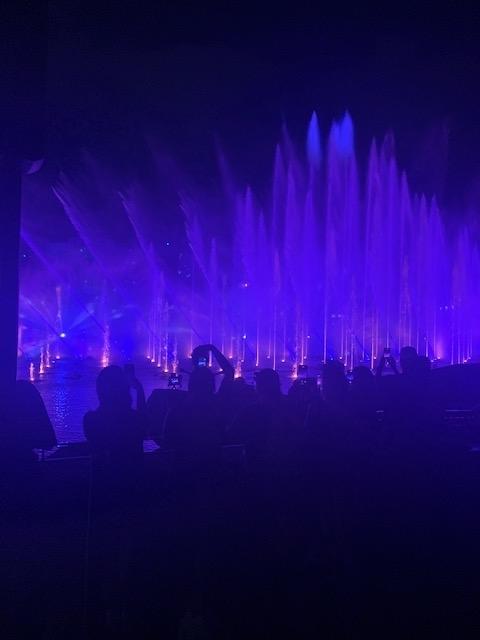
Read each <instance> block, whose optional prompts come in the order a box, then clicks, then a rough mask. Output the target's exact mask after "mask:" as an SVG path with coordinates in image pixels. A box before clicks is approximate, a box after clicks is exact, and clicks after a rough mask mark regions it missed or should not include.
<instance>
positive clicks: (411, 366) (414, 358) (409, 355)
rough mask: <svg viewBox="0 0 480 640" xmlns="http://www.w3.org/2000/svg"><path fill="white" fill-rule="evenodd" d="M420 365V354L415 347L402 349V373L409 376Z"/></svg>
mask: <svg viewBox="0 0 480 640" xmlns="http://www.w3.org/2000/svg"><path fill="white" fill-rule="evenodd" d="M417 364H418V354H417V350H416V349H415V347H402V348H401V349H400V366H401V368H402V373H406V374H407V375H409V374H411V373H414V372H415V371H416V367H417Z"/></svg>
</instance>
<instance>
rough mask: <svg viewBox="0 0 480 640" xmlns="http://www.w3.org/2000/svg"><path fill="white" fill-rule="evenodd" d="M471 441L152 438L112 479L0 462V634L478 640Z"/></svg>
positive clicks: (448, 431) (448, 427)
mask: <svg viewBox="0 0 480 640" xmlns="http://www.w3.org/2000/svg"><path fill="white" fill-rule="evenodd" d="M475 438H476V435H475V434H473V435H472V433H471V432H470V431H469V429H468V428H467V427H465V425H463V426H462V425H461V424H458V423H451V424H448V423H444V425H443V427H441V428H440V430H439V431H438V433H437V435H436V437H435V438H429V439H428V441H420V442H418V441H417V442H415V441H412V440H411V439H400V440H399V441H395V442H393V441H391V440H388V439H387V440H385V441H382V443H381V444H380V440H379V439H376V440H375V442H376V445H375V447H372V441H371V440H369V439H368V438H367V439H366V440H365V441H360V442H355V443H353V442H352V440H351V439H350V440H348V441H346V440H345V439H332V440H330V441H329V442H326V441H325V440H324V441H323V442H322V443H321V446H320V443H315V442H309V443H308V446H304V445H300V446H298V447H297V448H296V450H294V451H290V452H289V455H288V456H286V457H285V458H283V459H280V458H277V459H271V460H263V461H262V463H261V464H254V465H251V464H250V465H249V464H248V461H247V460H246V459H245V456H244V451H243V448H242V447H241V446H234V447H223V450H222V459H221V463H220V464H215V466H209V465H204V466H202V468H195V469H192V468H188V465H179V464H176V463H175V462H174V460H173V458H172V456H171V455H170V454H169V453H167V452H165V453H161V452H157V453H154V454H149V455H146V456H145V465H144V471H143V476H142V478H141V479H140V480H139V482H138V483H137V485H136V487H135V489H134V490H132V489H131V488H129V489H128V490H127V491H125V486H124V485H122V482H121V480H119V478H118V477H115V478H108V477H107V476H105V477H103V478H101V479H100V480H99V478H98V477H97V476H96V474H95V472H94V473H93V474H92V464H91V460H90V458H89V457H88V456H87V457H83V456H80V457H78V458H77V459H66V460H61V459H52V460H50V461H47V462H44V463H40V464H38V463H37V464H32V465H29V466H27V467H24V468H18V469H16V472H15V473H13V474H12V473H11V472H10V473H9V474H8V475H7V474H6V473H5V474H4V475H5V476H6V477H4V478H3V480H4V481H5V482H4V487H6V489H7V492H6V493H5V494H4V495H5V496H6V500H5V501H4V507H5V508H4V509H2V511H4V517H3V518H2V520H3V523H2V544H1V549H2V550H1V553H2V561H1V566H2V595H1V602H2V611H3V615H2V618H3V621H2V628H3V631H2V637H18V638H23V637H36V638H66V637H68V638H85V637H86V638H97V637H98V638H108V637H112V638H119V637H144V638H227V639H229V638H232V639H236V638H279V637H288V638H314V637H315V638H317V637H318V638H320V637H322V638H325V637H326V638H357V637H367V636H370V637H382V638H386V637H388V638H390V637H402V638H405V637H451V638H458V637H469V636H472V637H473V636H476V630H477V629H478V624H479V622H480V615H479V595H480V588H479V569H480V562H479V535H478V534H479V532H480V529H479V526H478V524H479V523H478V513H479V508H478V505H479V502H480V501H479V491H478V487H479V483H478V465H479V459H478V455H479V454H478V453H476V452H475V451H474V450H472V447H471V444H472V442H473V441H474V440H475Z"/></svg>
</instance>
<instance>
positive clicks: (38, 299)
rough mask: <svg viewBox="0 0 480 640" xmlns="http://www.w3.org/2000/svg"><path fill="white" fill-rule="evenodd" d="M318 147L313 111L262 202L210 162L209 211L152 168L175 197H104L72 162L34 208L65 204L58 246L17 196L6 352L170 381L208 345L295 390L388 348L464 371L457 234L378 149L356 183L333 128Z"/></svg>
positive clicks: (474, 305) (463, 237) (90, 173)
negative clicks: (215, 191) (151, 372)
mask: <svg viewBox="0 0 480 640" xmlns="http://www.w3.org/2000/svg"><path fill="white" fill-rule="evenodd" d="M325 139H326V140H327V142H326V147H325V148H324V149H322V147H321V135H320V130H319V125H318V119H317V116H316V115H315V114H313V116H312V118H311V120H310V124H309V126H308V132H307V139H306V154H305V157H301V156H300V155H299V154H298V153H297V151H296V149H295V146H294V144H293V142H292V141H291V140H290V138H289V137H288V133H287V132H286V131H285V130H284V131H283V135H282V142H281V144H279V145H278V146H277V147H276V149H275V153H274V163H273V164H274V168H273V175H272V182H271V189H270V192H269V193H267V195H264V196H263V198H260V197H259V196H258V195H257V194H255V193H254V192H253V190H252V189H251V188H250V187H248V186H243V187H241V186H235V181H234V180H233V179H232V178H231V176H230V174H229V171H228V168H227V164H226V161H225V158H224V157H223V156H222V157H221V158H220V164H221V169H222V180H223V185H221V186H223V192H224V194H225V195H224V196H223V199H221V200H220V199H219V198H218V197H216V198H215V199H213V198H211V197H209V195H208V194H207V195H206V194H205V193H204V191H203V190H199V189H195V188H194V187H192V186H191V185H192V183H191V181H190V180H188V179H186V178H185V177H184V176H183V175H182V174H181V173H180V172H179V171H178V170H177V169H176V168H175V167H174V165H173V163H171V162H166V161H165V160H163V159H161V160H158V162H157V168H158V171H159V172H160V173H159V176H158V181H159V186H158V188H159V189H160V188H163V187H164V185H165V184H167V183H168V185H169V188H170V189H171V190H173V191H174V192H175V194H176V196H175V198H176V199H175V205H174V206H172V207H171V208H170V209H168V210H167V209H165V210H163V209H161V208H159V206H158V205H157V204H156V201H155V194H154V193H153V191H154V189H153V187H152V186H150V187H149V186H148V185H147V184H145V185H143V184H139V183H137V182H135V183H132V184H130V185H125V188H124V189H122V191H121V193H119V191H118V188H117V186H116V181H114V180H112V178H111V176H110V175H109V172H106V171H104V170H103V169H102V168H100V167H99V165H98V163H97V162H96V161H94V160H93V159H92V158H86V164H85V175H82V176H77V177H75V178H72V177H70V176H69V177H66V176H62V178H61V180H60V182H59V183H58V184H56V185H55V194H56V196H57V198H58V200H55V199H54V198H51V201H50V205H49V206H51V207H52V208H54V207H57V209H58V208H59V204H61V206H62V209H61V213H59V214H58V215H59V216H63V224H65V225H68V229H69V234H70V235H69V240H68V243H67V244H66V245H65V246H60V245H58V246H53V244H52V243H51V242H50V241H49V240H48V239H45V238H41V237H37V235H36V232H35V229H34V225H32V224H31V221H32V220H33V219H34V217H35V215H37V216H41V212H39V211H35V210H34V206H33V205H32V204H31V202H33V201H34V198H31V199H30V200H28V198H27V205H26V215H25V216H24V217H25V218H26V221H27V222H26V223H25V224H26V227H28V229H27V228H25V229H24V238H28V239H29V241H28V245H27V249H26V253H25V256H27V258H25V259H24V260H23V261H22V296H21V323H20V327H21V328H20V330H19V353H20V354H23V355H24V356H25V357H26V358H27V359H28V362H31V361H35V363H37V362H38V365H37V366H38V370H39V372H40V373H43V372H45V369H46V368H47V367H49V366H50V362H51V357H50V352H51V351H52V353H54V354H55V356H54V357H55V358H57V357H60V355H62V356H63V355H73V356H82V357H86V356H92V357H94V358H95V359H96V360H97V361H98V362H101V363H102V365H106V364H108V363H110V362H112V361H114V360H115V359H119V358H123V357H126V356H128V357H131V356H136V355H137V356H139V355H140V354H142V356H146V357H147V359H148V360H150V361H151V362H152V363H153V364H155V365H156V366H157V367H158V368H159V369H161V370H162V371H163V372H166V373H168V372H172V371H173V372H174V371H177V370H178V368H179V366H180V365H179V363H180V362H181V361H182V360H184V359H186V358H188V357H189V355H190V353H191V351H192V349H193V347H194V346H195V345H196V344H199V343H214V344H216V345H218V346H220V347H221V348H222V350H223V351H224V352H225V353H226V354H227V355H228V357H229V358H230V359H231V360H233V361H234V363H235V370H236V375H237V376H238V375H242V371H246V370H249V369H253V367H254V366H257V367H262V366H273V367H279V368H281V369H283V370H285V371H286V372H288V373H289V375H290V374H292V371H293V374H292V375H293V376H295V375H296V371H297V365H298V364H301V363H304V362H306V361H311V362H316V363H318V362H319V361H321V360H326V359H328V358H331V357H336V358H341V359H342V361H343V362H344V363H345V364H346V365H347V366H348V367H349V368H350V367H353V366H354V365H356V364H358V363H359V362H364V363H369V364H370V365H371V366H373V364H374V362H375V360H376V359H377V357H378V356H379V353H381V352H382V350H383V347H384V346H385V345H388V346H390V347H391V348H392V350H393V351H394V352H397V351H398V350H399V349H400V347H401V346H403V345H406V344H412V345H413V346H415V347H416V348H417V349H418V351H419V353H420V354H423V355H427V356H428V357H429V358H431V359H432V360H435V361H438V360H439V359H441V360H442V361H444V362H447V363H450V362H452V363H453V362H465V361H470V360H471V359H472V358H473V359H475V358H477V357H478V350H479V346H480V335H479V334H480V329H479V327H480V323H479V320H480V318H479V310H480V305H479V304H478V302H477V300H479V299H480V298H479V293H480V291H479V288H480V256H479V252H478V247H477V244H476V243H475V242H474V241H473V240H472V235H473V234H472V233H471V229H470V228H469V227H466V226H463V227H460V226H459V227H458V228H457V229H456V230H455V231H454V232H452V231H451V230H449V233H448V234H447V233H446V229H445V226H444V223H443V219H442V214H441V212H440V211H439V209H438V207H437V204H436V202H435V200H431V201H427V200H426V199H425V198H424V197H423V196H417V195H414V194H412V193H411V192H410V189H409V186H408V182H407V178H406V176H405V175H404V174H403V173H401V172H400V170H399V169H398V167H397V164H396V161H395V157H394V154H393V148H394V145H393V140H392V138H391V136H387V137H386V138H385V141H384V143H383V144H382V145H381V146H380V147H377V144H376V143H375V142H373V143H372V145H371V149H370V154H369V158H368V162H367V166H366V167H365V172H363V171H362V172H359V170H358V166H357V159H356V156H355V152H354V129H353V123H352V120H351V118H350V116H349V115H348V113H347V114H345V116H344V117H343V118H342V119H341V120H340V121H338V122H335V123H333V125H332V127H331V130H330V133H329V135H328V136H327V137H326V138H325ZM360 175H365V179H364V180H362V179H361V178H360ZM155 188H157V187H155ZM165 188H166V187H165ZM162 202H163V200H162ZM30 207H31V208H32V210H30ZM107 210H108V211H109V212H110V213H109V216H108V217H106V218H105V221H103V217H102V215H101V212H102V211H107ZM112 220H115V221H116V222H115V226H112V222H111V221H112ZM154 223H155V224H157V225H158V229H157V230H155V227H154ZM175 225H176V227H175ZM174 227H175V228H176V229H177V230H178V229H180V231H177V233H176V235H174V234H173V231H172V229H173V228H174ZM165 238H169V239H168V240H166V239H165ZM28 247H30V248H31V247H35V250H31V252H30V253H29V252H28ZM53 249H55V250H53ZM73 249H75V250H73ZM46 265H48V268H47V267H46Z"/></svg>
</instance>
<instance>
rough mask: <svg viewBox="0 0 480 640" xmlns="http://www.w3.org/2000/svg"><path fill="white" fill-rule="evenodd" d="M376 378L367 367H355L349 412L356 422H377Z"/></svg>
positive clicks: (350, 391)
mask: <svg viewBox="0 0 480 640" xmlns="http://www.w3.org/2000/svg"><path fill="white" fill-rule="evenodd" d="M376 391H377V387H376V385H375V378H374V376H373V374H372V372H371V371H370V369H368V368H367V367H362V366H358V367H354V368H353V370H352V380H351V384H350V389H349V403H348V404H349V414H350V418H351V420H353V421H354V422H357V423H358V422H361V423H363V424H367V423H371V422H375V420H376V410H377V408H378V407H377V393H376Z"/></svg>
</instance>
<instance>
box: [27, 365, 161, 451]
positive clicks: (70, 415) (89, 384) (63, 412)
mask: <svg viewBox="0 0 480 640" xmlns="http://www.w3.org/2000/svg"><path fill="white" fill-rule="evenodd" d="M136 369H137V375H138V377H139V378H140V380H141V382H142V384H143V386H144V388H145V393H146V394H147V397H148V395H149V394H150V393H151V392H152V390H153V389H155V388H161V387H165V386H166V379H165V377H164V376H163V375H162V374H160V373H159V372H157V370H156V369H154V368H153V367H151V366H149V365H148V363H147V364H144V363H141V364H140V365H137V367H136ZM99 371H100V367H99V366H98V365H97V364H96V363H94V362H93V361H88V360H58V361H56V362H55V364H54V365H53V366H52V367H51V369H48V370H47V372H46V373H45V375H43V376H41V377H40V379H37V380H36V382H35V385H36V387H37V389H38V390H39V391H40V393H41V395H42V398H43V400H44V402H45V406H46V408H47V412H48V415H49V416H50V419H51V421H52V424H53V427H54V429H55V432H56V434H57V439H58V441H59V443H62V442H78V441H79V440H84V436H83V428H82V421H83V416H84V415H85V413H86V412H87V411H88V410H90V409H95V408H96V407H97V405H98V402H97V394H96V390H95V380H96V378H97V375H98V373H99ZM18 377H19V378H24V379H25V378H27V379H28V366H26V367H25V366H23V365H22V364H21V363H19V369H18Z"/></svg>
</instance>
